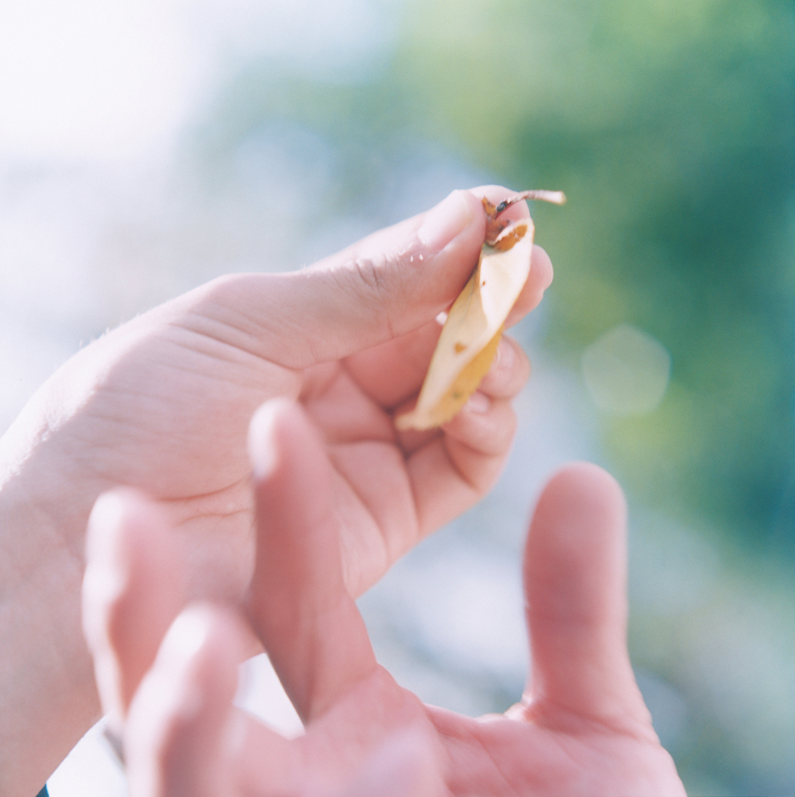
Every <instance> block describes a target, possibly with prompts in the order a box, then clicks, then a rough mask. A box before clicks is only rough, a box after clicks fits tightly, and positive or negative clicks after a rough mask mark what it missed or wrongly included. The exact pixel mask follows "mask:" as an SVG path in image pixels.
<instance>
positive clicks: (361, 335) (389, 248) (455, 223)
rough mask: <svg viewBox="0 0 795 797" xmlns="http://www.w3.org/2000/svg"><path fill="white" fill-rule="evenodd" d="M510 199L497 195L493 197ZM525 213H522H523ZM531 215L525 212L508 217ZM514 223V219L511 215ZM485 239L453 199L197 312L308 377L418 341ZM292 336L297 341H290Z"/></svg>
mask: <svg viewBox="0 0 795 797" xmlns="http://www.w3.org/2000/svg"><path fill="white" fill-rule="evenodd" d="M500 193H502V194H505V195H507V194H508V193H509V192H508V190H507V189H493V188H492V189H490V190H489V194H490V196H494V195H497V194H500ZM522 205H523V203H522ZM510 210H511V211H513V212H514V214H515V215H521V214H522V213H524V215H527V212H528V211H527V208H526V206H524V205H523V206H522V207H515V208H511V209H510ZM506 215H508V214H506ZM484 234H485V213H484V211H483V208H482V205H481V202H480V199H479V197H478V196H476V195H475V194H474V193H471V192H469V191H454V192H453V193H452V194H450V195H449V196H448V197H447V198H446V199H444V200H443V201H442V202H440V203H439V204H438V205H436V207H434V208H433V209H431V210H429V211H428V212H426V213H423V214H420V215H419V216H415V217H414V218H411V219H408V220H406V221H404V222H401V223H399V224H397V225H395V226H393V227H389V228H387V229H384V230H381V231H379V232H377V233H374V234H373V235H370V236H368V237H367V238H364V239H363V240H361V241H359V242H358V243H356V244H354V245H353V246H350V247H348V248H347V249H344V250H343V251H342V252H339V253H338V254H336V255H333V256H331V257H329V258H326V259H324V260H321V261H320V262H319V263H317V264H315V265H314V266H312V267H310V268H307V269H303V270H300V271H295V272H290V273H284V274H247V275H236V276H233V277H227V278H222V279H221V280H219V281H216V282H215V283H211V285H210V286H209V288H208V293H207V294H206V295H205V297H204V301H201V306H200V307H199V308H198V310H199V312H201V313H202V314H204V315H209V316H211V317H215V320H217V321H218V322H220V323H218V324H214V325H213V328H220V329H221V330H222V334H223V330H224V329H226V330H230V332H231V334H234V335H235V338H234V341H235V342H236V344H237V345H240V337H239V336H240V333H241V332H242V333H243V334H244V335H245V345H246V348H248V349H249V350H250V349H251V348H253V349H254V350H255V351H256V353H257V354H259V355H260V356H263V357H265V358H267V359H269V360H272V361H275V362H278V363H279V364H281V365H284V366H287V367H292V368H305V367H308V366H310V365H314V364H316V363H319V362H324V361H328V360H333V359H338V358H342V357H346V356H348V355H350V354H353V353H354V352H357V351H360V350H362V349H365V348H370V347H371V346H374V345H377V344H379V343H383V342H385V341H387V340H389V339H391V338H393V337H396V336H399V335H402V334H405V333H407V332H411V331H412V330H414V329H416V328H418V327H419V326H421V325H422V324H424V323H427V322H429V321H432V320H433V319H434V318H435V316H436V315H437V314H438V313H439V312H440V311H442V310H444V309H445V308H446V307H447V306H448V305H449V304H450V303H451V302H452V301H453V300H454V299H455V297H456V295H457V294H458V292H459V291H460V290H461V288H462V287H463V285H464V283H465V282H466V280H467V278H468V277H469V275H470V274H471V272H472V270H473V269H474V267H475V266H476V265H477V262H478V257H479V254H480V249H481V246H482V244H483V240H484ZM291 333H292V334H291Z"/></svg>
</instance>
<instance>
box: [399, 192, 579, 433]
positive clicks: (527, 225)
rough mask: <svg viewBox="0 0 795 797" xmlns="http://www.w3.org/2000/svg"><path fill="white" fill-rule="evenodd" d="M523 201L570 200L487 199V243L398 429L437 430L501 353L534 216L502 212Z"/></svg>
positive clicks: (544, 195) (526, 268)
mask: <svg viewBox="0 0 795 797" xmlns="http://www.w3.org/2000/svg"><path fill="white" fill-rule="evenodd" d="M524 199H544V200H546V201H548V202H556V203H558V204H560V203H562V202H563V201H565V198H564V197H563V194H561V193H560V192H550V191H525V192H524V193H521V194H516V195H514V196H511V197H509V198H508V199H506V200H504V201H503V202H500V204H499V205H494V204H492V203H491V202H489V201H488V200H487V199H485V198H484V199H483V207H484V208H485V210H486V216H487V221H486V241H485V243H484V244H483V248H482V249H481V252H480V259H479V261H478V265H477V267H476V268H475V271H474V272H473V274H472V276H471V277H470V278H469V280H468V282H467V284H466V285H465V286H464V289H463V290H462V291H461V293H460V294H459V296H458V298H457V299H456V300H455V302H454V303H453V306H452V307H451V308H450V312H449V313H448V315H447V320H446V321H445V324H444V327H443V328H442V333H441V335H440V336H439V342H438V343H437V344H436V349H435V350H434V352H433V356H432V357H431V363H430V366H429V367H428V373H427V375H426V377H425V381H424V382H423V385H422V388H421V390H420V395H419V397H418V399H417V404H416V406H415V408H414V409H413V410H412V411H411V412H408V413H405V414H403V415H400V416H398V417H397V418H396V419H395V425H396V426H397V428H398V429H432V428H434V427H437V426H441V425H442V424H443V423H447V422H448V421H450V420H452V419H453V418H454V417H455V415H456V414H457V413H458V411H459V410H460V409H461V408H462V407H463V406H464V404H465V403H466V402H467V400H468V399H469V397H470V396H471V395H472V394H473V393H474V392H475V391H476V390H477V388H478V385H479V384H480V381H481V380H482V379H483V377H484V376H485V375H486V373H487V371H488V370H489V368H490V367H491V363H492V361H493V360H494V356H495V354H496V353H497V346H498V345H499V342H500V338H501V337H502V331H503V327H504V325H505V320H506V318H507V317H508V314H509V313H510V311H511V308H512V307H513V305H514V303H515V302H516V300H517V299H518V298H519V294H520V293H521V292H522V288H523V287H524V284H525V282H526V281H527V277H528V275H529V274H530V255H531V253H532V249H533V232H534V227H533V222H532V220H531V219H521V220H519V221H513V222H509V221H505V220H503V219H499V218H498V217H499V215H500V214H501V213H502V212H503V211H505V210H506V209H507V208H509V207H510V206H511V205H513V204H515V203H516V202H520V201H522V200H524Z"/></svg>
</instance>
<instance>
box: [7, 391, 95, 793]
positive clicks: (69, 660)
mask: <svg viewBox="0 0 795 797" xmlns="http://www.w3.org/2000/svg"><path fill="white" fill-rule="evenodd" d="M34 401H35V399H34ZM34 409H35V408H33V407H29V408H28V409H27V411H26V412H24V413H23V415H22V416H20V418H19V419H18V420H17V422H16V423H15V424H14V426H12V428H11V429H9V431H8V432H7V434H6V435H5V436H4V437H3V439H2V440H1V441H0V649H2V650H3V656H2V657H0V793H2V794H3V795H6V794H8V795H16V794H20V795H24V796H25V797H29V795H31V794H35V793H36V792H37V790H38V789H39V788H40V787H41V784H42V783H43V782H44V781H45V780H46V778H47V777H49V775H50V774H51V773H52V771H53V769H54V768H55V767H57V765H58V764H59V763H60V761H61V760H62V759H63V757H64V756H65V755H66V754H67V753H68V752H69V750H70V749H71V748H72V747H73V746H74V744H75V743H76V742H77V741H78V740H79V738H80V737H81V736H82V734H83V733H84V732H85V731H86V730H87V729H88V728H89V727H90V726H91V724H92V722H93V721H95V720H96V718H97V717H98V714H99V704H98V701H97V697H96V691H95V687H94V679H93V668H92V665H91V660H90V657H89V655H88V651H87V649H86V645H85V643H84V641H83V636H82V630H81V622H80V587H81V582H82V572H83V551H82V548H83V545H82V539H83V534H84V530H85V526H86V520H87V516H88V512H89V511H90V508H91V504H92V503H93V499H92V498H91V497H90V495H89V493H90V490H88V489H87V485H86V484H82V483H81V481H80V479H79V477H78V476H77V474H74V473H72V474H69V473H68V469H67V468H65V467H63V465H64V462H63V457H62V456H60V455H59V453H58V452H57V450H56V449H57V448H58V443H57V440H56V439H53V437H49V438H48V437H47V434H46V430H45V429H40V428H37V425H36V423H35V422H34V421H33V420H32V419H33V418H34V417H35V415H36V413H35V412H34V411H33V410H34Z"/></svg>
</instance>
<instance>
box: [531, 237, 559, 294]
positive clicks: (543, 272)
mask: <svg viewBox="0 0 795 797" xmlns="http://www.w3.org/2000/svg"><path fill="white" fill-rule="evenodd" d="M530 262H531V264H532V265H531V268H532V269H534V270H535V272H536V276H537V278H538V283H539V287H540V290H541V293H543V292H544V291H545V290H546V289H547V288H548V287H549V286H550V285H551V284H552V280H553V279H554V277H555V270H554V268H553V267H552V260H550V257H549V255H548V254H547V252H546V250H545V249H544V248H542V247H540V246H538V244H533V254H532V257H531V261H530Z"/></svg>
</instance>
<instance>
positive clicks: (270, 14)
mask: <svg viewBox="0 0 795 797" xmlns="http://www.w3.org/2000/svg"><path fill="white" fill-rule="evenodd" d="M399 5H400V3H399V2H398V0H293V1H292V2H290V3H284V2H277V1H276V0H259V2H257V0H114V2H106V1H105V0H24V2H21V1H20V0H18V1H17V2H13V1H12V0H9V1H8V2H4V3H2V4H0V161H6V162H7V161H9V160H12V161H13V160H23V161H31V160H32V161H34V162H35V161H41V160H45V161H47V160H53V159H55V160H63V159H66V160H73V159H77V160H85V159H88V160H96V159H102V160H107V159H111V160H113V159H128V158H131V157H132V158H138V157H141V156H143V157H146V156H147V155H150V154H153V153H156V152H158V151H162V150H163V148H164V147H165V148H167V147H168V145H169V144H170V143H172V141H173V139H174V136H175V135H176V134H177V133H178V131H179V130H180V128H181V127H182V125H183V124H184V122H185V121H186V119H187V118H189V115H190V114H191V112H193V111H195V109H196V107H197V104H198V103H200V102H201V101H202V99H203V98H205V97H206V96H207V94H208V92H209V91H210V90H211V89H212V86H213V82H214V81H215V80H217V79H218V76H219V69H220V68H221V65H222V64H223V65H225V66H228V65H229V62H230V61H232V62H234V60H236V59H237V60H240V59H242V58H245V57H246V55H251V54H255V53H256V54H257V55H266V56H270V57H273V58H278V59H279V60H282V61H285V60H287V61H292V62H293V63H294V64H295V65H297V66H298V68H303V69H308V70H309V71H314V72H318V73H320V74H325V75H329V74H330V75H332V77H336V78H337V79H340V78H342V79H345V78H346V77H350V76H351V75H352V74H353V73H354V72H358V71H359V70H361V69H362V67H363V66H364V65H365V64H366V63H367V62H368V61H372V60H373V59H374V58H378V57H379V55H380V54H382V53H383V52H384V50H385V45H386V44H387V43H388V40H389V39H390V37H391V36H392V35H393V31H394V25H393V20H394V16H393V15H392V13H390V12H391V11H393V10H394V9H396V8H397V7H398V6H399Z"/></svg>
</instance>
